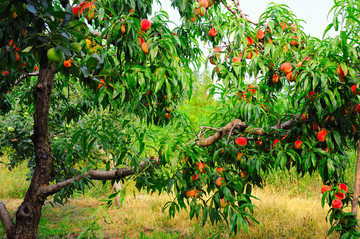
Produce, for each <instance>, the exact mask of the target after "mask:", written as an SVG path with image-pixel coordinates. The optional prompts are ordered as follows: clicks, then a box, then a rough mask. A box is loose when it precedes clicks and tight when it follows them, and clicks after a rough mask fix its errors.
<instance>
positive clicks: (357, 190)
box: [351, 140, 360, 219]
mask: <svg viewBox="0 0 360 239" xmlns="http://www.w3.org/2000/svg"><path fill="white" fill-rule="evenodd" d="M359 194H360V140H359V142H358V150H357V162H356V174H355V185H354V198H353V202H352V208H351V212H353V213H354V214H355V219H356V217H357V208H358V205H359Z"/></svg>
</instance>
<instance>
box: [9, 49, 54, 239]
mask: <svg viewBox="0 0 360 239" xmlns="http://www.w3.org/2000/svg"><path fill="white" fill-rule="evenodd" d="M41 63H42V64H41V69H40V72H39V76H38V80H37V84H36V86H35V88H34V101H35V102H34V104H35V111H34V134H33V135H32V136H31V140H32V141H33V143H34V150H35V159H36V166H35V170H34V174H33V177H32V180H31V183H30V186H29V189H28V191H27V193H26V196H25V199H24V201H23V202H22V204H21V205H20V207H19V208H18V211H17V212H16V224H15V228H14V231H13V237H12V238H27V239H32V238H38V235H37V234H38V226H39V222H40V217H41V209H42V206H43V205H44V199H45V198H43V196H41V195H40V194H39V188H40V186H43V185H49V181H50V174H51V171H52V167H53V164H52V163H53V162H52V157H51V147H50V137H49V129H48V118H49V107H50V96H51V93H52V87H53V81H54V75H55V71H56V65H55V64H52V65H50V64H49V63H48V62H47V58H46V54H45V55H43V56H42V62H41Z"/></svg>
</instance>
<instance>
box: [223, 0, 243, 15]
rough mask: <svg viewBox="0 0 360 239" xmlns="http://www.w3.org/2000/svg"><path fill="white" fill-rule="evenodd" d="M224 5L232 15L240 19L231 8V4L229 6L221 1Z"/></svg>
mask: <svg viewBox="0 0 360 239" xmlns="http://www.w3.org/2000/svg"><path fill="white" fill-rule="evenodd" d="M221 2H222V4H223V5H224V6H225V7H226V8H227V9H228V10H229V11H230V12H231V13H232V14H234V15H235V17H236V19H240V17H239V15H238V14H237V12H236V11H235V10H234V9H232V8H231V6H230V5H229V4H227V3H226V2H225V1H224V0H222V1H221Z"/></svg>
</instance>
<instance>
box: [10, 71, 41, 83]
mask: <svg viewBox="0 0 360 239" xmlns="http://www.w3.org/2000/svg"><path fill="white" fill-rule="evenodd" d="M38 75H39V72H38V71H34V72H29V73H26V74H24V75H21V76H20V77H19V79H17V80H16V81H15V83H14V86H15V85H17V84H19V83H20V82H21V81H23V79H25V78H27V77H29V76H38Z"/></svg>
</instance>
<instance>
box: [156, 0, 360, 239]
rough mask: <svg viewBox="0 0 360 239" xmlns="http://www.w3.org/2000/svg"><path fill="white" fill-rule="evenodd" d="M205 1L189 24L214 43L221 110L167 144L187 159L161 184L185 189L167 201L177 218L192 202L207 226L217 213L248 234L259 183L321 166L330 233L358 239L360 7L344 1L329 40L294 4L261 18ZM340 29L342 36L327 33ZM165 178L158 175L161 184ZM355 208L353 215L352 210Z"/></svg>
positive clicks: (229, 4) (234, 4)
mask: <svg viewBox="0 0 360 239" xmlns="http://www.w3.org/2000/svg"><path fill="white" fill-rule="evenodd" d="M179 2H180V1H175V2H174V3H173V4H177V3H179ZM205 2H206V1H199V2H195V3H194V4H193V6H192V7H191V9H190V10H189V11H187V14H185V15H183V17H184V22H183V25H184V29H188V31H190V32H192V34H194V35H195V36H197V37H198V38H200V39H201V40H203V41H205V42H208V43H209V46H210V47H211V51H210V53H209V55H208V58H207V60H208V61H209V64H212V65H213V74H212V75H213V78H214V80H215V81H216V82H215V84H214V86H213V87H211V89H210V91H211V92H213V93H216V95H217V96H218V98H219V102H220V104H221V106H220V107H219V109H218V111H217V112H214V114H213V121H212V124H211V125H210V126H202V127H201V128H200V129H199V131H197V133H196V135H194V130H195V129H193V128H192V127H191V124H190V123H189V122H188V123H185V125H184V128H186V129H188V137H187V140H183V139H182V140H181V141H179V142H182V143H179V142H177V143H176V144H175V145H174V146H173V147H172V148H170V147H167V149H168V150H170V151H176V152H177V156H178V161H177V162H178V164H176V163H172V165H173V167H172V173H170V174H168V175H169V176H168V179H167V180H166V181H164V180H162V182H163V183H162V185H159V184H157V186H156V188H155V187H154V189H157V190H159V191H161V190H162V189H163V188H164V187H165V188H166V190H167V191H168V192H172V191H175V192H176V196H175V197H174V199H173V200H172V201H169V202H168V203H167V205H166V207H167V208H168V209H169V212H170V215H174V214H175V212H176V211H179V210H180V209H181V208H186V207H188V206H189V207H190V216H191V217H194V216H196V217H198V218H199V217H201V218H202V220H203V223H205V222H206V221H207V219H208V218H209V219H210V221H211V222H212V223H216V222H219V221H226V222H228V223H229V230H230V233H232V232H235V233H236V232H237V231H238V230H239V229H241V228H244V229H245V230H247V225H248V223H249V222H250V221H255V222H256V219H255V218H254V217H253V215H252V214H253V210H254V205H253V204H252V199H253V196H252V194H251V192H252V187H253V186H258V187H261V186H262V185H263V183H264V179H265V178H266V175H267V174H268V173H269V172H270V170H272V169H281V170H290V169H291V168H295V170H296V171H297V172H298V173H299V174H300V175H305V174H306V173H310V174H311V173H313V172H315V171H318V172H319V174H320V176H321V178H322V180H323V182H324V184H325V186H324V188H323V189H322V190H321V191H322V192H323V197H322V205H323V206H324V205H325V204H328V205H329V206H330V209H329V214H328V219H329V222H330V223H331V230H330V231H329V234H330V233H332V232H333V231H334V230H336V231H338V232H340V234H341V236H342V237H343V238H350V237H351V238H357V237H358V236H359V235H360V234H359V232H357V231H356V229H355V228H354V227H355V226H356V225H358V222H357V219H356V214H357V212H356V210H357V209H356V208H357V205H358V198H359V189H360V188H359V179H360V178H359V177H360V174H359V170H360V168H359V166H360V165H359V159H358V166H357V172H356V173H357V174H356V175H357V176H356V181H355V186H354V191H353V190H352V188H350V187H348V186H347V185H349V183H350V182H344V172H345V169H346V168H347V167H348V166H349V156H348V153H347V151H349V150H353V149H355V148H357V149H358V158H359V155H360V153H359V150H360V146H359V144H358V142H359V131H358V129H359V123H360V122H359V114H360V105H359V96H358V95H359V93H360V87H359V86H358V77H359V75H358V71H359V69H358V68H359V61H358V56H359V38H358V34H359V27H358V22H359V20H358V19H359V7H360V5H359V3H356V2H355V1H351V0H349V1H335V6H334V7H333V9H332V10H331V12H333V13H334V18H333V22H332V23H331V24H330V25H329V26H328V27H327V29H325V32H324V36H326V37H325V38H324V39H322V40H320V39H318V38H313V37H311V36H309V35H306V34H305V33H304V32H303V28H302V26H301V23H302V20H300V19H297V18H296V16H295V15H294V14H293V13H292V12H291V11H290V10H289V9H288V7H287V6H286V5H281V4H280V5H276V4H270V5H269V6H268V8H267V10H266V11H265V12H264V13H263V14H262V15H261V16H260V18H259V20H258V22H254V21H252V20H250V19H248V17H247V15H246V14H245V13H244V11H243V9H241V7H240V2H239V1H238V0H233V1H222V2H219V1H215V3H214V5H212V3H213V2H212V1H207V2H209V3H210V4H208V5H207V4H206V3H205ZM332 28H333V29H334V30H335V31H336V32H338V33H339V34H338V35H337V36H335V37H329V36H327V35H326V33H327V31H328V30H330V29H332ZM169 162H171V160H169ZM163 178H164V177H163V173H162V172H161V171H159V172H158V177H156V178H155V179H153V180H154V181H153V183H155V182H157V181H160V179H163ZM319 193H320V189H319ZM351 205H352V212H347V211H346V210H343V209H344V208H345V207H347V206H351Z"/></svg>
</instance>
